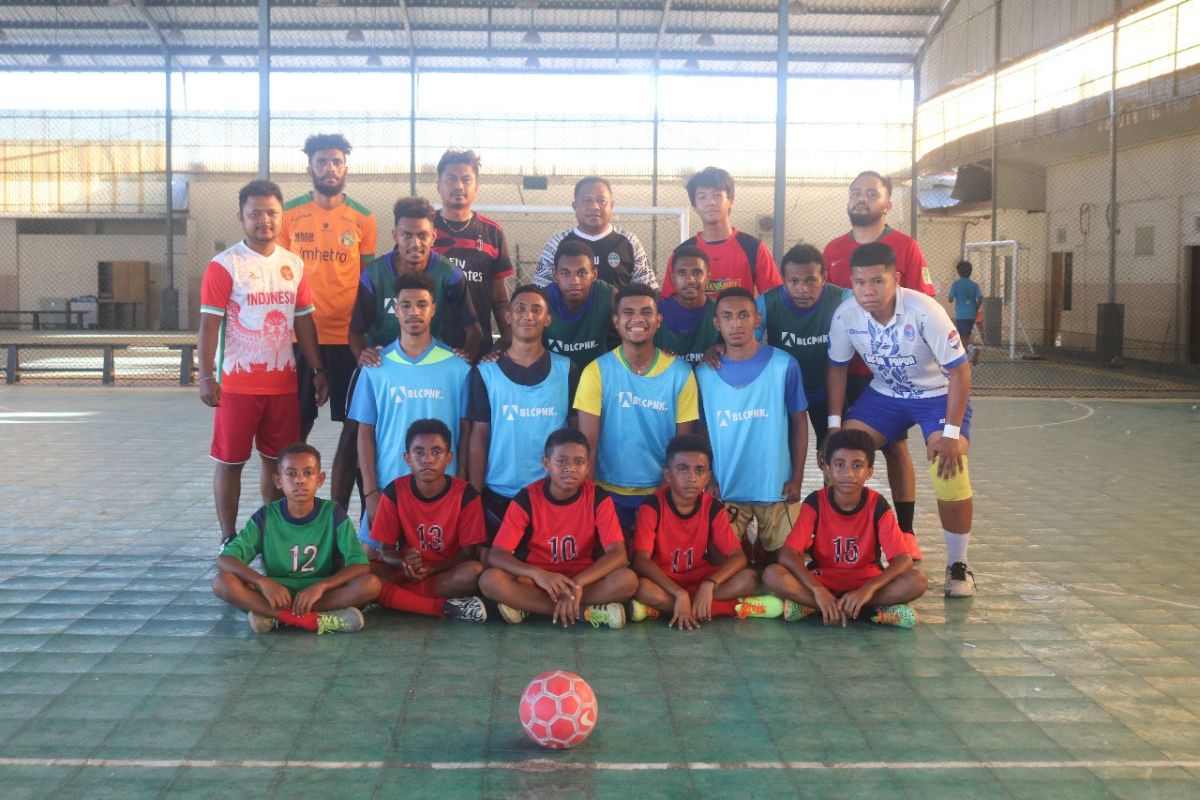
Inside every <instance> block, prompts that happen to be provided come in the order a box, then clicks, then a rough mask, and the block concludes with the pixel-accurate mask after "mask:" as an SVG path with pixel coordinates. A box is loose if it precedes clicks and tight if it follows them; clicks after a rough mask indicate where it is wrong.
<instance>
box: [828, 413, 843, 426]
mask: <svg viewBox="0 0 1200 800" xmlns="http://www.w3.org/2000/svg"><path fill="white" fill-rule="evenodd" d="M825 425H826V427H828V428H840V427H842V418H841V417H839V416H838V415H837V414H830V415H829V419H828V420H827V421H826V423H825Z"/></svg>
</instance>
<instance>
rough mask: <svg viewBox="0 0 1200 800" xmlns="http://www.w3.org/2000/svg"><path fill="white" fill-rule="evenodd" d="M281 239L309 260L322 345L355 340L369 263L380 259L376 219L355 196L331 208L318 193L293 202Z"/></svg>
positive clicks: (307, 266) (306, 265)
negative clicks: (361, 283) (354, 319)
mask: <svg viewBox="0 0 1200 800" xmlns="http://www.w3.org/2000/svg"><path fill="white" fill-rule="evenodd" d="M276 242H277V243H278V244H279V245H280V246H281V247H283V248H284V249H285V250H291V251H292V252H293V253H295V254H296V255H298V256H300V258H302V259H304V271H305V275H306V276H307V278H308V284H309V288H310V289H311V290H312V296H313V303H314V304H315V305H316V310H315V311H314V312H313V321H314V322H315V323H316V325H317V341H318V342H320V343H321V344H346V343H347V342H349V331H350V316H351V314H352V313H353V312H354V298H355V296H356V295H357V294H358V280H359V276H360V275H361V274H362V268H363V265H364V264H366V263H368V262H370V261H372V260H373V259H374V258H375V217H373V216H372V215H371V212H370V211H368V210H367V209H366V208H364V207H363V206H360V205H359V204H358V203H356V202H354V201H353V200H351V199H350V198H349V197H347V198H346V199H345V201H344V202H343V203H342V204H341V205H339V206H338V207H337V208H334V209H332V210H331V211H326V210H325V209H323V208H321V207H320V206H318V205H317V204H316V203H314V202H313V196H312V192H309V193H308V194H305V195H302V196H300V197H297V198H296V199H294V200H290V201H288V203H287V205H285V206H284V207H283V224H282V225H281V226H280V229H279V237H278V238H277V239H276Z"/></svg>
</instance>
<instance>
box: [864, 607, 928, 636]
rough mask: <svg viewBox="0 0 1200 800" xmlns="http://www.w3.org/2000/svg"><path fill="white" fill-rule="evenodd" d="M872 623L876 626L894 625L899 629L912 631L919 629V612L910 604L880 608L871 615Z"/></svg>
mask: <svg viewBox="0 0 1200 800" xmlns="http://www.w3.org/2000/svg"><path fill="white" fill-rule="evenodd" d="M871 622H874V623H875V624H876V625H894V626H895V627H897V628H904V629H905V630H911V629H913V628H915V627H917V610H916V609H915V608H913V607H912V606H910V605H909V604H908V603H898V604H896V605H894V606H880V607H879V608H877V609H875V613H874V614H872V615H871Z"/></svg>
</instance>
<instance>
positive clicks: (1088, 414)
mask: <svg viewBox="0 0 1200 800" xmlns="http://www.w3.org/2000/svg"><path fill="white" fill-rule="evenodd" d="M1047 399H1051V398H1047ZM1062 402H1064V403H1070V404H1071V405H1073V406H1082V407H1083V408H1086V409H1087V412H1086V413H1084V414H1082V415H1080V416H1078V417H1072V418H1071V419H1061V420H1059V421H1058V422H1037V423H1034V424H1033V425H1013V426H1011V427H1007V428H976V429H975V430H976V431H986V432H988V433H990V432H992V431H1024V430H1029V429H1030V428H1049V427H1051V426H1052V425H1070V424H1071V423H1073V422H1083V421H1084V420H1085V419H1087V418H1088V417H1091V416H1093V415H1094V414H1095V413H1096V409H1094V408H1092V407H1091V406H1089V405H1088V404H1087V403H1081V402H1079V401H1078V400H1066V399H1063V400H1062Z"/></svg>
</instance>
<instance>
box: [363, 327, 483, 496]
mask: <svg viewBox="0 0 1200 800" xmlns="http://www.w3.org/2000/svg"><path fill="white" fill-rule="evenodd" d="M380 355H381V361H380V365H379V366H378V367H372V368H369V369H361V370H359V375H358V382H357V384H356V385H355V388H354V398H353V399H352V400H351V401H350V418H351V419H353V420H355V421H356V422H359V423H365V424H367V425H374V426H375V477H376V480H377V481H378V484H379V486H380V488H382V487H385V486H387V485H388V484H390V483H391V482H392V481H394V480H395V479H396V478H399V477H401V476H402V475H407V474H409V472H411V470H410V469H409V468H408V465H407V464H405V463H404V435H405V434H406V433H407V432H408V428H409V426H410V425H412V424H413V422H415V421H417V420H419V419H440V420H441V421H442V422H444V423H446V427H448V428H449V429H450V449H451V450H453V451H454V459H453V460H451V462H450V466H449V467H448V469H447V471H448V472H449V473H450V474H454V473H455V471H456V470H457V466H458V449H459V442H458V433H459V428H460V425H461V423H462V419H463V418H464V417H465V416H466V410H467V375H468V374H470V371H471V368H470V366H468V364H467V362H466V361H464V360H463V359H461V358H459V357H458V356H456V355H455V354H454V351H452V350H449V349H447V348H446V347H444V346H443V345H441V344H438V343H437V342H436V341H435V342H433V344H431V345H430V346H429V349H428V350H426V351H425V352H424V353H422V354H421V355H420V356H418V357H417V358H416V359H412V360H410V359H409V358H408V356H406V355H405V354H404V350H402V349H401V348H400V347H398V346H397V347H390V346H389V347H388V348H385V349H384V350H383V352H382V353H381V354H380Z"/></svg>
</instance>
